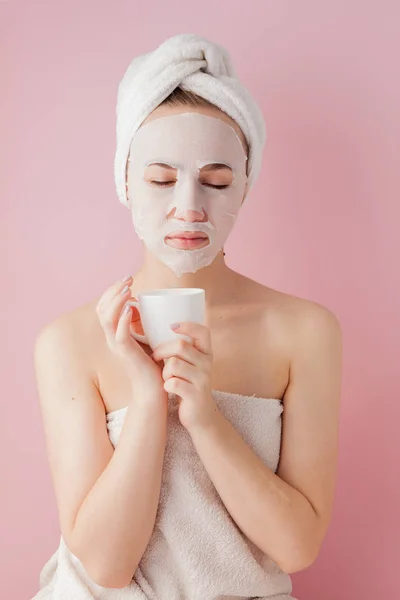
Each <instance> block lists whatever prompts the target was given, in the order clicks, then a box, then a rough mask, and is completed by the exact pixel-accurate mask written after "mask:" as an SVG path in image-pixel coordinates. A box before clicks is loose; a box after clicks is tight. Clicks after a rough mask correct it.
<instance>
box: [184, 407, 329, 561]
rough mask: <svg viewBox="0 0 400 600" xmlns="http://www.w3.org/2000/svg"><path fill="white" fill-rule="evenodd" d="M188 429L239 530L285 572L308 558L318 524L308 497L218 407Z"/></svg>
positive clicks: (317, 535)
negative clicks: (206, 422)
mask: <svg viewBox="0 0 400 600" xmlns="http://www.w3.org/2000/svg"><path fill="white" fill-rule="evenodd" d="M190 434H191V437H192V440H193V443H194V445H195V447H196V450H197V452H198V454H199V457H200V459H201V460H202V462H203V464H204V466H205V468H206V469H207V471H208V474H209V476H210V478H211V480H212V481H213V483H214V485H215V488H216V490H217V492H218V494H219V495H220V497H221V499H222V501H223V503H224V504H225V506H226V508H227V510H228V512H229V513H230V515H231V516H232V518H233V519H234V521H235V522H236V524H237V525H238V527H239V528H240V529H241V530H242V531H243V533H244V534H245V535H246V536H247V537H248V538H249V539H250V540H251V541H252V542H253V543H254V544H255V545H256V546H257V547H258V548H260V549H261V550H263V551H264V552H265V553H266V554H267V555H268V556H269V557H270V558H272V560H274V561H275V562H276V563H277V564H278V565H279V566H280V567H281V568H282V569H283V570H284V571H286V572H294V571H297V570H300V569H302V568H305V567H306V566H308V565H309V564H310V563H311V562H313V560H314V558H315V555H316V552H317V547H318V545H319V542H320V539H319V538H320V527H319V519H318V516H317V514H316V513H315V511H314V509H313V507H312V506H311V504H310V503H309V502H308V500H307V499H306V498H305V497H304V496H303V495H302V494H301V493H300V492H299V491H298V490H296V489H295V488H293V487H291V486H290V485H288V484H287V483H286V482H285V481H283V480H282V479H280V478H279V477H278V476H277V475H276V474H275V473H274V472H273V471H272V470H271V469H269V468H268V467H267V466H266V465H265V463H264V462H263V461H262V460H261V459H260V458H259V457H258V456H256V455H255V454H254V452H253V451H252V450H251V448H249V446H247V444H246V443H245V442H244V440H243V439H242V437H241V436H240V435H239V433H238V432H237V431H236V430H235V428H234V427H233V426H232V424H231V423H230V422H229V421H228V420H227V419H226V418H225V417H224V416H223V415H222V414H221V413H220V412H219V411H217V413H216V418H215V420H214V422H213V424H212V425H210V426H209V427H207V428H203V429H202V428H198V429H193V430H192V431H190Z"/></svg>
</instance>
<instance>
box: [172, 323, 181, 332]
mask: <svg viewBox="0 0 400 600" xmlns="http://www.w3.org/2000/svg"><path fill="white" fill-rule="evenodd" d="M179 327H180V323H172V325H171V329H174V330H176V329H179Z"/></svg>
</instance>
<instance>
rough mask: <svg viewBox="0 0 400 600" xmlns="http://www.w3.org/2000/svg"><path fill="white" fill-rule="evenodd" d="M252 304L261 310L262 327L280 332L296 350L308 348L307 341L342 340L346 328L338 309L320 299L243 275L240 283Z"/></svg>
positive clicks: (282, 337)
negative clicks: (302, 295)
mask: <svg viewBox="0 0 400 600" xmlns="http://www.w3.org/2000/svg"><path fill="white" fill-rule="evenodd" d="M238 288H239V289H241V290H242V293H243V294H245V296H246V298H247V299H250V303H253V304H256V305H257V306H258V310H259V312H260V322H261V323H262V327H263V328H264V327H265V328H267V330H268V333H269V334H272V333H276V334H277V335H279V337H280V339H284V340H285V341H286V342H287V347H288V349H291V350H292V351H293V352H296V351H298V350H299V348H304V343H307V342H308V343H312V342H313V343H318V339H319V340H320V342H323V341H324V340H325V341H326V340H330V339H331V340H335V339H336V340H337V341H339V342H340V341H341V338H342V329H341V324H340V322H339V319H338V318H337V316H336V315H335V314H334V312H333V311H332V310H331V309H330V308H328V307H327V306H324V305H322V304H320V303H318V302H315V301H313V300H309V299H307V298H302V297H299V296H294V295H291V294H287V293H285V292H282V291H279V290H276V289H273V288H270V287H267V286H265V285H262V284H261V283H259V282H257V281H254V280H252V279H248V278H246V277H243V278H242V281H241V285H240V286H238Z"/></svg>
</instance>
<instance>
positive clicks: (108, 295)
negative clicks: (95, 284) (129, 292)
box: [97, 275, 133, 310]
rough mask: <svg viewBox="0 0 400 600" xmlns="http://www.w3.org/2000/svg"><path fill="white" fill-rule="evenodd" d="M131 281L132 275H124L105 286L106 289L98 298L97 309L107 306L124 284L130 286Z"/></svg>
mask: <svg viewBox="0 0 400 600" xmlns="http://www.w3.org/2000/svg"><path fill="white" fill-rule="evenodd" d="M132 282H133V277H132V275H129V276H128V277H124V279H121V280H118V281H117V282H116V283H114V284H113V285H111V286H110V287H109V288H107V289H106V291H105V292H104V293H103V294H102V296H101V297H100V300H99V302H98V305H97V306H98V309H99V310H102V309H104V308H105V307H107V306H108V305H109V303H110V301H111V300H112V299H113V298H115V296H116V295H117V294H119V293H120V292H121V290H122V289H123V288H124V287H125V286H126V285H128V286H131V285H132Z"/></svg>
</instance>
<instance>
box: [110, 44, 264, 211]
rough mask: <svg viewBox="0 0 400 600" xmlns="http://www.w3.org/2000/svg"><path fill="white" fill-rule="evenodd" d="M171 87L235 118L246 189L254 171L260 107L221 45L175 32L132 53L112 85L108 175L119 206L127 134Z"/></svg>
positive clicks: (124, 199) (261, 133) (259, 147)
mask: <svg viewBox="0 0 400 600" xmlns="http://www.w3.org/2000/svg"><path fill="white" fill-rule="evenodd" d="M177 87H181V88H183V89H184V90H190V91H191V92H194V93H195V94H197V95H198V96H201V97H202V98H204V99H206V100H208V101H209V102H211V103H212V104H215V106H217V107H218V108H220V109H221V110H222V111H224V112H225V113H226V114H228V115H229V116H230V117H231V119H233V120H234V121H236V123H237V124H238V125H239V127H240V128H241V130H242V131H243V134H244V136H245V138H246V140H247V143H248V145H249V162H248V189H249V188H250V187H251V186H252V184H253V183H254V182H255V180H256V178H257V176H258V174H259V171H260V167H261V160H262V150H263V147H264V144H265V138H266V131H265V122H264V117H263V115H262V112H261V110H260V108H259V107H258V105H257V103H256V102H255V100H254V99H253V97H252V96H251V94H250V93H249V91H248V90H247V89H246V88H245V86H244V85H243V84H242V83H241V82H240V81H239V79H238V78H237V77H236V74H235V70H234V67H233V64H232V60H231V57H230V55H229V53H228V52H227V50H225V49H224V48H223V47H222V46H219V45H217V44H214V43H213V42H210V41H208V40H206V39H205V38H203V37H200V36H198V35H193V34H181V35H177V36H174V37H172V38H169V39H167V40H166V41H165V42H164V43H162V44H161V45H160V46H159V47H158V48H156V50H154V51H153V52H150V53H148V54H143V55H140V56H138V57H136V58H134V59H133V60H132V62H131V64H130V65H129V67H128V68H127V70H126V72H125V74H124V76H123V78H122V79H121V82H120V84H119V87H118V98H117V109H116V112H117V148H116V153H115V161H114V176H115V184H116V189H117V195H118V198H119V199H120V201H121V202H122V204H124V205H125V206H128V199H127V196H126V162H127V159H128V155H129V150H130V146H131V142H132V138H133V135H134V133H135V131H137V130H138V129H139V127H140V125H141V124H142V123H143V121H144V120H145V119H146V118H147V117H148V115H149V114H150V113H151V112H152V111H153V110H154V109H155V108H157V106H159V105H160V104H161V102H162V101H163V100H165V99H166V98H167V97H168V96H169V95H170V94H171V92H173V91H174V90H175V89H176V88H177Z"/></svg>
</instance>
